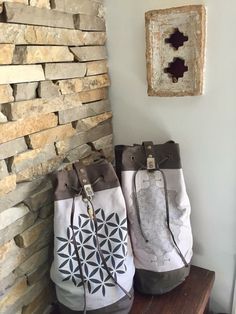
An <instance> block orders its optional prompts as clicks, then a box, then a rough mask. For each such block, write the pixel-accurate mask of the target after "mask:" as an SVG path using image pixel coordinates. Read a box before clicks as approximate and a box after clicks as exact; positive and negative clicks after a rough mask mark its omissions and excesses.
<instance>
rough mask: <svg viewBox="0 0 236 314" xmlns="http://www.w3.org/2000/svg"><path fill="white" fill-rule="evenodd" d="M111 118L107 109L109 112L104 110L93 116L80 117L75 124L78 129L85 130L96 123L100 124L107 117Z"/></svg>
mask: <svg viewBox="0 0 236 314" xmlns="http://www.w3.org/2000/svg"><path fill="white" fill-rule="evenodd" d="M111 118H112V113H111V112H110V111H109V112H104V113H102V114H99V115H97V116H94V117H89V118H85V119H81V120H80V121H78V123H77V125H76V129H77V130H78V131H87V130H89V129H91V128H94V127H95V126H97V125H98V124H100V123H102V122H104V121H106V120H108V119H111Z"/></svg>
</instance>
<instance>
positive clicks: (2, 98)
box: [0, 85, 14, 104]
mask: <svg viewBox="0 0 236 314" xmlns="http://www.w3.org/2000/svg"><path fill="white" fill-rule="evenodd" d="M12 93H13V91H12V88H11V86H10V85H0V103H1V104H4V103H6V102H9V101H13V100H14V97H13V95H12Z"/></svg>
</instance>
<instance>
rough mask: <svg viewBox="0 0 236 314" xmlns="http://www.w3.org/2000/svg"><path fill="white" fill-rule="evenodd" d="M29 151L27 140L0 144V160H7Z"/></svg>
mask: <svg viewBox="0 0 236 314" xmlns="http://www.w3.org/2000/svg"><path fill="white" fill-rule="evenodd" d="M26 150H27V145H26V143H25V139H24V138H23V137H22V138H17V139H15V140H13V141H10V142H7V143H4V144H0V159H6V158H9V157H11V156H14V155H16V154H19V153H22V152H24V151H26Z"/></svg>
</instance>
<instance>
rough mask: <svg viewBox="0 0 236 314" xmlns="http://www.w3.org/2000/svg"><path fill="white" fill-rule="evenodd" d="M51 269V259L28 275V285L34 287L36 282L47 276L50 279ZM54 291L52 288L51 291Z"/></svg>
mask: <svg viewBox="0 0 236 314" xmlns="http://www.w3.org/2000/svg"><path fill="white" fill-rule="evenodd" d="M50 267H51V261H50V258H49V259H48V261H47V262H46V263H44V264H42V265H40V266H39V267H38V268H37V269H35V270H33V271H32V272H30V273H28V274H27V275H26V277H27V283H28V285H29V286H32V285H34V284H35V283H36V282H38V281H39V280H40V279H41V278H42V277H43V276H45V275H46V274H47V275H48V277H49V276H50V274H49V271H50ZM52 290H53V289H52V288H51V289H50V291H51V292H52Z"/></svg>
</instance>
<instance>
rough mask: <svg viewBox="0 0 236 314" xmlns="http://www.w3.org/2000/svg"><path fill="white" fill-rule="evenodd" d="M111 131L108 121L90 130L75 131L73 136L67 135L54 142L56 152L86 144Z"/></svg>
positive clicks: (60, 152)
mask: <svg viewBox="0 0 236 314" xmlns="http://www.w3.org/2000/svg"><path fill="white" fill-rule="evenodd" d="M111 133H112V125H111V122H110V121H107V122H105V123H103V124H100V125H98V126H96V127H94V128H92V129H90V130H87V131H82V132H79V133H77V134H76V135H75V136H72V137H69V138H67V139H65V140H64V141H59V142H57V143H56V144H55V146H56V150H57V154H58V155H61V154H64V153H65V152H67V151H69V150H71V149H73V148H75V147H77V146H80V145H83V144H86V143H88V142H93V141H96V140H97V139H99V138H101V137H103V136H106V135H108V134H111Z"/></svg>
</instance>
